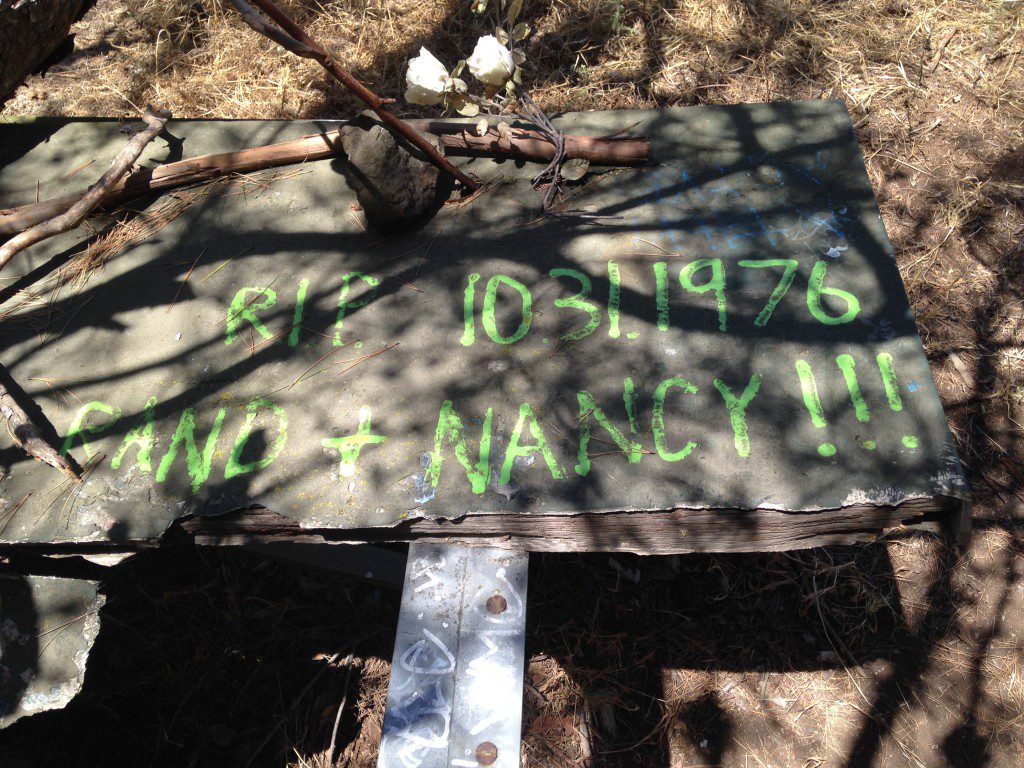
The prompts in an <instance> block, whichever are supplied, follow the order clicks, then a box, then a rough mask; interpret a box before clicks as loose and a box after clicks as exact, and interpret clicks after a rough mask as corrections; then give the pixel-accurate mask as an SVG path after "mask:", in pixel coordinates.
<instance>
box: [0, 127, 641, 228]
mask: <svg viewBox="0 0 1024 768" xmlns="http://www.w3.org/2000/svg"><path fill="white" fill-rule="evenodd" d="M410 125H412V126H414V127H415V128H416V129H418V130H422V131H425V132H427V133H431V134H435V135H437V136H439V137H440V139H441V142H442V143H443V144H444V145H445V146H446V147H447V148H448V149H450V150H452V151H453V152H459V153H466V154H470V155H475V156H483V157H496V158H508V159H510V160H531V161H539V162H549V161H550V160H551V159H552V157H553V156H554V152H555V147H554V145H553V144H551V142H549V141H548V140H547V139H546V138H544V136H543V134H541V133H540V132H539V131H535V130H532V129H525V128H517V127H515V126H513V127H512V134H511V136H512V138H511V141H510V142H505V141H503V140H502V139H501V137H500V136H499V135H498V132H497V131H496V130H495V129H494V128H491V129H490V130H489V131H487V133H485V134H484V135H483V136H480V135H479V134H477V132H476V131H475V130H474V127H473V126H472V125H469V124H467V123H465V122H462V123H460V122H456V121H443V120H413V121H410ZM565 154H566V157H568V158H570V159H571V158H580V159H583V160H589V161H590V162H591V163H594V164H597V165H611V166H636V165H644V164H645V163H647V162H648V160H649V145H648V142H647V139H644V138H637V137H625V136H622V137H613V138H594V137H590V136H574V135H571V134H565ZM341 155H344V150H343V149H342V146H341V139H340V137H339V132H338V131H336V130H335V131H327V132H325V133H319V134H314V135H311V136H303V137H302V138H299V139H292V140H290V141H282V142H278V143H276V144H268V145H266V146H263V147H252V148H250V149H243V150H240V151H238V152H222V153H217V154H210V155H200V156H198V157H193V158H190V159H188V160H180V161H178V162H176V163H168V164H167V165H161V166H157V167H156V168H142V169H139V170H137V171H134V172H132V173H130V174H128V175H127V176H125V177H124V178H123V179H121V181H119V182H117V183H116V184H114V185H112V186H111V187H110V189H109V191H108V192H107V193H106V194H105V195H104V198H103V202H104V203H105V204H118V203H122V202H126V201H128V200H132V199H134V198H137V197H141V196H142V195H146V194H149V193H152V192H161V191H165V190H168V189H173V188H175V187H180V186H185V185H187V184H196V183H200V182H204V181H210V180H212V179H216V178H219V177H221V176H226V175H230V174H233V173H248V172H250V171H258V170H262V169H264V168H275V167H278V166H282V165H292V164H295V163H304V162H310V161H313V160H321V159H325V158H330V157H338V156H341ZM83 194H84V193H82V192H76V193H72V194H70V195H62V196H60V197H55V198H51V199H50V200H43V201H42V202H39V203H30V204H28V205H22V206H19V207H17V208H9V209H7V210H0V235H12V234H16V233H18V232H21V231H23V230H25V229H27V228H29V227H32V226H34V225H36V224H38V223H39V222H41V221H46V220H47V219H50V218H53V217H54V216H57V215H59V214H61V213H63V212H64V211H66V210H68V209H69V208H70V207H71V206H72V205H74V204H75V203H76V202H78V201H79V200H80V199H81V198H82V196H83Z"/></svg>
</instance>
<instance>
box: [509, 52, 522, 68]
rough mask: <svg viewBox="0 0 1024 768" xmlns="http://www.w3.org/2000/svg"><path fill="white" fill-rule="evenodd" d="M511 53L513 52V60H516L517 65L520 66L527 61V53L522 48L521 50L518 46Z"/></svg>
mask: <svg viewBox="0 0 1024 768" xmlns="http://www.w3.org/2000/svg"><path fill="white" fill-rule="evenodd" d="M511 53H512V61H514V62H515V65H516V66H517V67H518V66H521V65H522V63H523V62H524V61H526V54H525V53H523V52H522V51H521V50H519V49H518V48H516V49H515V50H514V51H511Z"/></svg>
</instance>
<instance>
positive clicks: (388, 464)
mask: <svg viewBox="0 0 1024 768" xmlns="http://www.w3.org/2000/svg"><path fill="white" fill-rule="evenodd" d="M333 125H334V124H331V126H330V127H333ZM561 125H562V126H563V127H564V128H565V129H566V130H570V131H573V132H577V133H590V134H592V135H602V134H609V133H614V132H615V131H618V130H621V129H625V128H627V127H629V126H635V127H634V128H633V130H634V131H636V132H638V133H643V134H645V135H647V136H648V137H650V139H651V143H652V151H653V154H654V157H655V158H656V160H657V164H655V165H653V166H651V167H648V168H643V169H629V170H622V171H615V172H611V173H607V174H604V175H592V176H590V177H588V179H587V180H586V181H587V182H588V183H585V184H584V185H582V186H581V187H580V188H578V189H577V190H576V195H575V197H574V198H573V201H572V205H573V207H579V208H584V209H586V210H588V211H591V212H594V213H600V214H602V215H604V216H607V217H608V218H606V219H604V220H603V221H602V223H601V224H600V225H598V226H594V225H590V224H585V223H583V222H578V221H573V220H572V219H554V218H547V219H540V220H538V219H537V218H536V212H537V208H538V205H539V201H538V198H537V196H536V194H535V193H534V192H533V190H532V189H531V188H530V186H529V183H528V179H529V177H530V175H532V173H533V172H535V170H536V169H535V168H533V167H519V166H517V164H515V163H497V162H491V161H482V160H473V161H470V162H468V163H467V167H469V168H471V169H472V170H473V171H474V172H475V173H476V174H477V175H478V176H481V177H482V178H488V179H492V180H495V181H498V182H499V183H497V184H496V185H495V187H494V188H492V189H491V190H490V191H489V192H487V193H486V194H483V195H481V196H480V197H478V198H476V199H475V200H473V201H472V202H470V203H468V204H461V205H450V206H445V207H444V208H442V209H441V210H440V211H439V212H438V214H437V216H436V217H435V218H434V219H433V220H431V221H429V222H427V223H426V224H425V225H424V226H423V227H422V228H421V229H419V230H417V231H414V232H405V233H400V234H395V235H392V236H390V237H382V236H380V235H377V234H374V233H368V232H366V231H364V229H363V228H362V225H361V223H360V222H358V221H357V220H355V219H354V218H353V217H352V216H351V215H350V213H351V206H352V204H353V203H354V202H355V197H354V195H353V194H352V192H351V191H350V190H349V188H348V186H347V185H346V183H345V180H344V178H343V176H342V175H341V174H340V173H339V168H338V164H337V163H327V162H324V163H314V164H310V165H308V166H305V167H303V168H301V169H299V170H300V172H299V173H296V172H295V169H291V172H287V173H279V174H278V178H277V179H276V180H273V181H271V180H269V179H268V178H267V177H264V179H263V180H262V181H258V180H250V182H248V183H247V184H245V185H241V186H237V187H235V188H234V189H232V190H230V193H229V194H223V191H224V189H223V188H220V190H221V191H218V190H217V189H212V190H208V191H206V192H205V193H204V194H202V195H201V196H200V197H198V198H196V199H194V200H192V201H191V203H190V205H189V206H188V207H187V208H186V209H185V210H184V211H183V212H181V213H180V214H179V215H177V216H176V218H174V219H173V220H171V221H169V222H168V223H166V225H165V226H163V227H162V228H161V229H159V230H158V231H156V232H155V233H154V234H152V236H150V237H148V238H147V239H146V240H145V241H143V242H139V243H137V244H134V245H132V246H131V247H129V248H128V249H127V250H125V251H123V252H120V253H118V254H117V255H116V256H115V257H113V258H111V259H109V260H108V261H106V262H105V264H103V266H102V269H99V268H95V267H94V268H92V269H91V270H90V271H89V272H88V274H87V275H83V274H81V264H82V263H83V262H81V261H72V262H71V263H72V264H78V265H79V267H78V268H77V269H76V268H70V269H69V270H66V271H65V272H63V273H60V276H58V277H57V278H54V279H52V280H51V282H50V283H48V284H47V290H50V291H53V293H52V295H51V296H50V300H48V303H47V304H46V305H45V307H46V308H45V311H44V310H43V309H41V307H42V306H43V305H42V304H40V302H39V300H38V299H35V298H34V297H29V296H27V295H20V296H17V297H12V296H11V294H10V291H9V290H8V291H7V292H6V293H5V294H2V295H0V298H4V296H6V297H7V299H8V300H7V302H6V304H5V305H4V309H5V311H9V312H10V314H9V315H8V316H7V318H6V319H5V321H4V324H3V326H0V333H2V334H3V337H4V346H5V348H6V350H7V352H6V353H5V354H6V355H7V356H8V357H6V358H5V364H7V365H8V367H9V369H10V370H11V372H12V374H13V375H14V376H15V377H16V378H17V379H18V380H19V381H20V382H23V383H24V384H25V386H26V388H27V389H30V394H31V395H32V396H33V397H35V399H36V400H37V402H39V403H40V405H41V406H42V408H43V410H44V411H45V412H46V413H47V414H48V415H49V416H50V418H51V419H52V421H53V423H54V426H55V428H56V430H57V432H58V433H59V434H60V435H61V436H62V437H63V438H64V440H65V443H66V446H67V449H68V450H69V452H70V453H71V455H73V456H74V457H75V458H76V459H77V460H78V461H79V462H80V463H81V464H82V465H83V466H85V468H86V471H87V472H88V477H87V479H86V481H85V482H84V483H83V484H82V485H81V486H75V487H72V486H71V485H70V484H66V485H65V484H61V483H60V482H59V478H56V477H54V476H53V474H52V473H51V472H47V471H46V470H47V468H46V467H42V466H39V467H35V466H32V464H33V463H32V462H30V461H28V460H27V459H25V458H24V457H23V456H21V455H20V454H19V453H18V452H17V451H15V450H13V449H8V450H4V451H0V465H2V466H3V468H4V469H5V472H6V474H5V477H4V479H3V480H2V481H0V499H3V501H0V520H6V523H5V524H4V523H0V525H2V526H3V529H2V531H0V542H7V543H9V544H19V543H27V542H36V543H41V544H47V545H51V546H66V545H72V544H75V545H85V544H88V545H90V546H95V547H98V546H101V545H108V544H115V543H116V544H125V543H134V544H139V545H141V544H145V543H152V542H155V541H158V540H159V538H160V536H161V535H162V534H163V533H164V531H165V530H166V529H167V528H168V526H169V525H171V523H172V522H173V521H175V520H176V519H179V518H181V517H183V516H185V515H190V514H191V515H196V516H198V517H199V518H200V519H206V517H207V516H209V515H215V514H221V513H224V512H227V511H230V510H237V509H242V508H249V507H251V506H252V505H258V506H261V507H264V508H266V509H267V510H269V511H270V512H271V513H275V514H276V515H278V516H279V517H280V518H281V519H282V520H284V521H287V522H294V524H295V525H297V526H298V527H299V528H300V529H302V530H315V531H324V532H330V531H353V532H362V531H380V532H382V533H383V535H385V536H387V535H393V536H394V538H395V539H406V538H410V537H414V536H419V535H425V532H429V531H432V530H434V527H436V526H435V524H434V523H431V522H429V521H431V520H435V519H447V520H452V519H455V520H458V519H464V520H467V521H470V520H471V521H473V525H472V528H473V531H474V533H473V535H474V536H475V537H482V538H486V537H488V536H492V537H501V536H504V535H506V531H507V530H510V529H512V528H513V527H514V528H515V529H516V530H517V531H519V533H518V534H517V535H518V536H520V540H521V541H522V543H523V545H524V546H527V547H529V546H532V545H535V543H536V542H537V541H541V540H544V541H553V542H556V543H558V545H559V546H560V547H565V548H572V546H573V544H572V542H574V541H585V542H587V544H586V546H610V545H608V544H604V545H602V544H600V542H602V541H607V536H604V537H602V536H599V535H594V536H589V537H579V536H575V535H573V536H557V535H553V534H554V533H555V528H556V527H557V526H558V525H559V520H568V519H573V520H574V521H575V522H577V523H579V522H581V521H585V522H584V523H583V524H584V526H585V527H586V528H587V530H588V531H591V532H595V533H600V532H601V531H602V530H603V526H605V522H608V523H609V525H611V524H612V523H614V527H613V528H609V529H608V532H607V533H608V535H614V536H615V537H616V539H617V540H621V541H620V545H619V546H616V547H614V548H617V549H623V550H628V551H636V550H639V551H646V550H647V549H652V550H653V549H656V550H657V551H679V552H686V551H696V550H715V549H716V548H717V547H721V546H723V544H722V542H723V541H725V540H728V546H729V547H730V549H731V551H735V550H737V549H744V548H745V549H747V550H751V549H753V550H756V549H759V548H764V547H767V546H770V547H771V548H772V549H778V548H786V547H793V546H812V545H814V544H815V543H819V542H821V541H822V540H823V538H822V537H823V536H825V534H827V533H828V532H829V525H830V521H835V522H836V526H838V528H837V529H841V530H842V531H844V532H845V533H843V534H842V535H843V536H854V537H860V538H864V537H870V536H872V535H875V534H876V533H877V532H879V531H881V530H885V529H887V528H891V527H894V526H899V525H902V524H906V525H909V526H911V527H915V526H919V527H927V528H934V527H936V524H937V523H938V522H940V521H945V522H946V523H947V524H948V527H949V528H952V529H961V530H962V528H963V526H964V524H965V517H964V516H963V510H964V509H965V505H966V500H967V489H966V485H965V483H964V481H963V476H962V471H961V469H960V465H959V462H958V460H957V457H956V452H955V449H954V448H953V444H952V440H951V438H950V435H949V430H948V427H947V425H946V422H945V417H944V415H943V412H942V408H941V404H940V402H939V399H938V395H937V393H936V391H935V387H934V383H933V381H932V378H931V374H930V371H929V367H928V362H927V360H926V358H925V356H924V352H923V349H922V347H921V342H920V339H919V338H918V335H917V331H916V327H915V325H914V321H913V317H912V314H911V312H910V308H909V305H908V302H907V298H906V294H905V292H904V290H903V286H902V282H901V280H900V275H899V271H898V270H897V268H896V264H895V260H894V258H893V253H892V246H891V244H890V243H889V241H888V239H887V237H886V235H885V231H884V228H883V227H882V223H881V221H880V218H879V215H878V209H877V206H876V204H875V201H874V197H873V194H872V191H871V187H870V184H869V182H868V179H867V176H866V173H865V170H864V165H863V160H862V158H861V156H860V152H859V149H858V147H857V144H856V141H855V140H854V137H853V134H852V130H851V126H850V122H849V117H848V115H847V114H846V112H845V109H844V108H843V106H842V104H841V103H839V102H828V101H819V102H799V103H791V104H766V105H738V106H732V107H700V108H684V109H673V110H655V111H636V112H609V113H594V114H586V115H569V116H566V117H565V118H564V119H563V120H562V122H561ZM320 127H327V126H326V125H323V124H313V123H308V122H299V123H284V122H281V123H276V122H269V123H267V122H226V123H216V122H189V121H179V122H176V123H174V124H172V125H171V128H170V133H171V135H172V139H171V141H170V143H169V144H162V143H160V142H155V144H156V146H154V147H152V148H151V149H150V155H149V157H150V159H151V160H152V159H160V160H164V159H173V157H175V156H179V155H181V154H182V153H187V154H188V155H196V154H200V153H202V152H210V151H225V150H229V149H233V148H235V149H237V148H240V147H246V146H252V145H256V144H262V143H268V142H270V141H275V140H281V139H284V138H290V137H293V136H296V135H301V134H308V133H312V132H315V131H316V130H317V129H318V128H320ZM120 141H121V138H120V137H119V136H118V135H117V126H116V124H114V123H106V122H84V121H57V122H54V121H36V122H34V123H28V124H24V123H23V124H18V125H8V126H0V147H3V146H6V147H7V154H6V164H5V166H4V168H3V171H2V172H0V204H4V205H10V204H15V203H19V202H25V194H26V189H28V187H32V186H34V179H36V178H39V179H42V180H43V181H44V183H43V190H42V192H41V194H42V195H43V196H44V197H45V196H47V195H48V194H50V193H51V192H55V191H56V189H55V188H54V186H53V183H52V182H51V181H50V180H51V179H54V180H55V179H57V178H59V177H60V176H61V175H62V174H63V173H66V172H67V171H68V170H69V169H72V168H74V167H76V166H78V165H81V163H83V162H85V161H87V160H89V159H91V158H93V157H98V156H105V155H107V154H109V153H110V151H111V149H112V148H113V147H115V146H117V145H118V143H119V142H120ZM285 170H286V171H287V170H288V169H285ZM26 179H28V180H31V181H32V182H33V183H29V184H28V185H27V186H26V181H25V180H26ZM157 205H159V202H158V203H157ZM75 242H76V240H75V238H73V237H68V238H63V239H61V240H55V241H53V242H48V243H44V244H41V245H40V246H39V247H38V248H36V249H34V251H33V253H31V254H26V255H25V256H24V257H22V258H21V259H20V260H19V262H18V263H17V264H16V265H15V268H16V269H17V270H19V272H20V273H22V274H24V273H27V272H28V271H29V270H31V269H32V268H34V267H38V266H39V265H41V264H44V263H45V262H46V260H47V259H48V258H52V259H54V260H55V262H54V263H55V264H56V263H58V262H63V261H65V260H67V259H68V258H69V257H68V256H67V254H64V251H65V250H66V249H68V248H73V247H74V243H75ZM62 254H64V255H62ZM19 272H15V274H18V273H19ZM186 275H188V278H187V279H186ZM35 290H38V288H36V289H35ZM69 393H70V394H69ZM72 394H73V397H72ZM79 401H80V402H79ZM715 510H721V511H722V514H716V512H715ZM878 510H881V513H879V514H875V511H878ZM886 510H888V512H886ZM861 512H863V516H861V517H859V516H858V515H860V514H861ZM654 513H657V514H658V515H660V517H659V516H656V515H655V514H654ZM769 513H770V514H769ZM786 513H793V517H792V518H787V517H786ZM818 513H820V514H818ZM869 513H870V514H869ZM624 514H625V515H626V516H627V517H626V518H624V517H623V515H624ZM840 518H841V521H842V522H841V525H839V521H840ZM655 519H657V520H658V521H659V522H657V525H656V526H655V527H652V526H651V525H648V522H649V521H652V520H655ZM715 520H717V521H719V523H720V525H717V526H716V524H715V523H714V521H715ZM687 521H691V523H692V524H691V523H688V522H687ZM858 521H860V522H858ZM513 522H514V523H515V525H514V526H513ZM787 523H788V524H787ZM489 525H490V526H492V527H493V530H488V526H489ZM652 525H653V524H652ZM725 528H727V529H728V531H729V532H730V536H728V537H725V536H723V535H722V533H721V532H722V530H724V529H725ZM762 533H764V534H765V535H762ZM359 535H362V534H359ZM655 536H656V537H657V541H656V542H654V541H653V540H652V541H650V546H648V537H655ZM666 537H667V538H666ZM825 538H826V539H827V540H829V541H834V540H845V539H842V538H840V539H836V538H834V537H833V538H828V537H827V536H826V537H825ZM594 542H598V543H597V544H594ZM655 544H656V546H655Z"/></svg>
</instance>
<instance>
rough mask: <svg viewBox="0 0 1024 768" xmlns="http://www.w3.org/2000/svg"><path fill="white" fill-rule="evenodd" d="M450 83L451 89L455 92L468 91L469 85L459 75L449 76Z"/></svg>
mask: <svg viewBox="0 0 1024 768" xmlns="http://www.w3.org/2000/svg"><path fill="white" fill-rule="evenodd" d="M451 85H452V90H453V91H455V92H456V93H468V92H469V86H468V85H467V84H466V81H465V80H463V79H462V78H461V77H453V78H451Z"/></svg>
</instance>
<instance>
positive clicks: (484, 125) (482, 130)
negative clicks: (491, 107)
mask: <svg viewBox="0 0 1024 768" xmlns="http://www.w3.org/2000/svg"><path fill="white" fill-rule="evenodd" d="M489 128H490V124H489V123H488V122H487V118H486V117H484V118H481V119H480V122H479V123H477V124H476V135H477V136H486V135H487V130H488V129H489Z"/></svg>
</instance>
